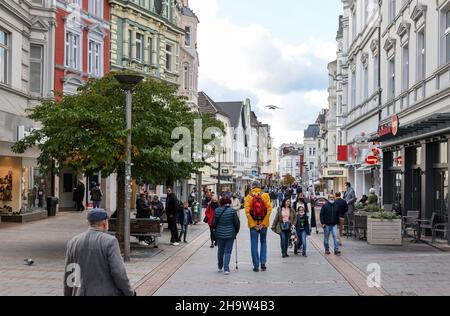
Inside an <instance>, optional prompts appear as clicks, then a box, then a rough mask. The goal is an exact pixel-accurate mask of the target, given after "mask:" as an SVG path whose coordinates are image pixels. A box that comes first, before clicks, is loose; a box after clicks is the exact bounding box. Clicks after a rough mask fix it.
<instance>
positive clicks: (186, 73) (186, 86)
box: [183, 63, 189, 90]
mask: <svg viewBox="0 0 450 316" xmlns="http://www.w3.org/2000/svg"><path fill="white" fill-rule="evenodd" d="M183 71H184V89H185V90H189V64H187V63H185V64H184V67H183Z"/></svg>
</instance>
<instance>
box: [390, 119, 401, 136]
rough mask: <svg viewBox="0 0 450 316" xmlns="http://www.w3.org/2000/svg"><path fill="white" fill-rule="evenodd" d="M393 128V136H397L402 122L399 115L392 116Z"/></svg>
mask: <svg viewBox="0 0 450 316" xmlns="http://www.w3.org/2000/svg"><path fill="white" fill-rule="evenodd" d="M391 127H392V135H394V136H397V134H398V128H399V127H400V122H399V119H398V115H397V114H395V115H394V116H392V121H391Z"/></svg>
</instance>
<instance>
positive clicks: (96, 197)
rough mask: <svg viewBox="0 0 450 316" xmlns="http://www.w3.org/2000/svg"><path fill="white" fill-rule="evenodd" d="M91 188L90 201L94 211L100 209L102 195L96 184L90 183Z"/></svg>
mask: <svg viewBox="0 0 450 316" xmlns="http://www.w3.org/2000/svg"><path fill="white" fill-rule="evenodd" d="M92 185H93V187H92V189H91V200H92V204H93V205H92V206H93V208H94V209H96V208H101V207H102V206H101V204H102V197H103V193H102V190H101V189H100V187H99V186H98V184H97V183H96V182H93V183H92Z"/></svg>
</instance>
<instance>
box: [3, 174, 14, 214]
mask: <svg viewBox="0 0 450 316" xmlns="http://www.w3.org/2000/svg"><path fill="white" fill-rule="evenodd" d="M12 200H13V171H12V170H9V171H7V172H6V173H1V174H0V213H12V211H13V210H12V207H11V205H10V203H11V202H12Z"/></svg>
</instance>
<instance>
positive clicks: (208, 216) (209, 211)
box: [205, 195, 219, 249]
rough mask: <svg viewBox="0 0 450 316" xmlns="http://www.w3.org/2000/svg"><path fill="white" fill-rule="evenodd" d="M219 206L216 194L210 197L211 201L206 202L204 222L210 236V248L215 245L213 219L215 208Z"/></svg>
mask: <svg viewBox="0 0 450 316" xmlns="http://www.w3.org/2000/svg"><path fill="white" fill-rule="evenodd" d="M218 208H219V201H218V200H217V196H215V195H214V196H213V197H212V198H211V203H209V204H208V207H207V208H206V212H205V222H206V223H207V224H208V225H209V230H210V233H211V234H210V237H211V249H212V248H214V247H215V242H216V240H215V239H214V229H213V219H214V214H215V211H216V209H218Z"/></svg>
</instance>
